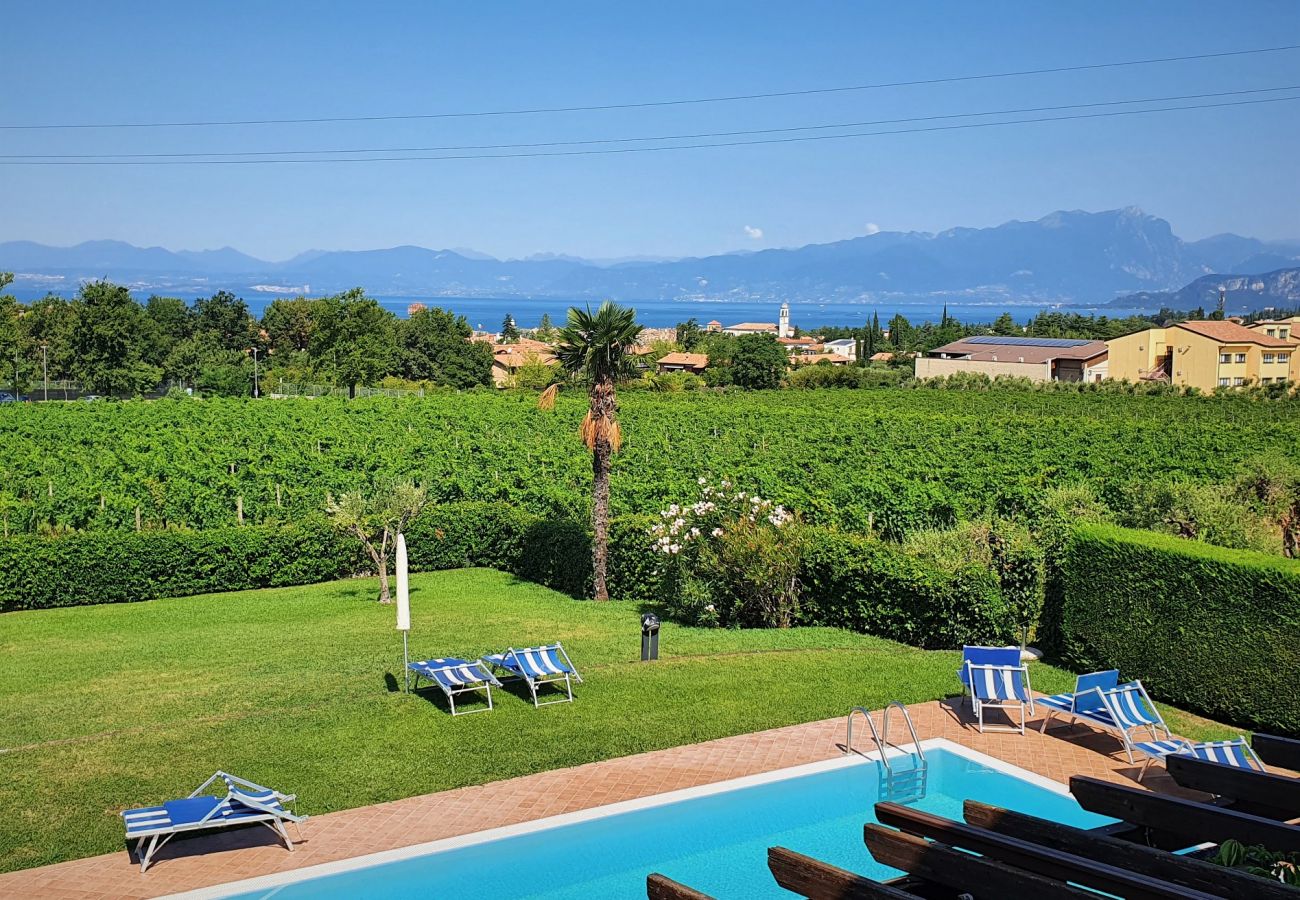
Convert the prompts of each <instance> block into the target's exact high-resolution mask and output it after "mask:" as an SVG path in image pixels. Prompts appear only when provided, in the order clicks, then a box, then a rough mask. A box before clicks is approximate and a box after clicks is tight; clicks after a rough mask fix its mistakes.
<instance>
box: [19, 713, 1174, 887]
mask: <svg viewBox="0 0 1300 900" xmlns="http://www.w3.org/2000/svg"><path fill="white" fill-rule="evenodd" d="M909 711H910V712H911V715H912V719H913V721H914V723H915V725H916V731H917V735H918V737H919V738H920V739H921V740H927V739H930V738H946V739H948V740H950V741H953V742H954V743H958V744H961V745H963V746H966V747H970V748H971V749H974V750H978V751H980V752H982V753H987V754H988V755H990V756H993V757H996V758H998V759H1001V760H1003V761H1005V762H1008V763H1012V764H1013V765H1016V766H1019V767H1021V768H1023V769H1027V770H1029V771H1031V772H1035V773H1037V774H1039V775H1042V776H1044V777H1046V778H1050V779H1051V780H1053V781H1057V782H1061V783H1065V782H1066V781H1068V779H1069V777H1070V776H1071V775H1092V776H1095V777H1098V778H1105V779H1108V780H1111V781H1117V782H1122V783H1127V784H1133V783H1134V782H1135V779H1136V778H1137V773H1138V771H1139V768H1140V765H1141V764H1140V763H1139V765H1137V766H1134V765H1130V764H1129V762H1128V760H1127V758H1126V757H1125V756H1124V754H1123V752H1122V751H1121V750H1120V745H1119V742H1118V741H1116V740H1115V739H1114V738H1112V737H1109V736H1107V735H1105V734H1102V733H1100V732H1096V731H1091V730H1090V729H1088V728H1086V727H1083V726H1077V727H1068V726H1066V725H1063V724H1055V725H1054V726H1053V727H1052V728H1049V729H1048V731H1047V733H1046V734H1040V733H1039V732H1038V731H1037V723H1038V721H1039V719H1035V720H1031V722H1032V723H1033V728H1032V730H1030V731H1028V732H1027V733H1026V734H1025V735H1024V736H1021V735H1019V734H1014V733H1012V734H1007V733H987V734H980V733H979V732H978V731H977V730H976V729H975V727H974V724H973V721H972V719H971V717H970V715H969V712H968V711H967V710H966V709H965V707H964V706H962V705H960V704H959V703H958V702H957V701H954V700H946V701H939V702H931V703H920V704H915V705H913V706H911V707H909ZM547 714H548V715H554V714H559V715H563V712H558V713H557V712H556V711H553V710H552V711H548V713H547ZM858 724H859V725H861V723H858ZM900 725H901V723H900ZM864 730H865V729H860V730H859V732H858V734H859V735H861V737H860V738H857V739H855V740H857V741H861V742H862V743H866V744H867V746H868V747H869V746H870V744H869V740H868V739H867V736H866V735H865V734H863V731H864ZM844 738H845V720H844V718H842V717H841V718H835V719H826V720H823V721H819V722H809V723H807V724H803V725H792V726H789V727H786V728H775V729H772V730H770V731H760V732H756V733H753V734H744V735H738V736H736V737H729V738H721V739H719V740H713V741H706V742H704V743H701V744H691V745H688V746H685V747H674V748H671V749H667V750H656V751H653V752H650V753H641V754H637V755H635V756H625V757H620V758H618V759H611V760H606V761H604V762H596V763H589V764H587V765H582V766H575V767H572V768H567V769H557V770H554V771H550V772H543V773H540V774H537V775H527V776H523V777H519V778H511V779H507V780H505V781H496V782H492V783H490V784H485V785H479V786H476V787H466V788H458V789H456V790H450V791H442V792H440V793H437V794H426V795H423V796H419V797H410V798H407V799H405V800H397V801H393V802H391V803H380V804H377V805H375V806H366V807H361V808H358V809H350V810H345V811H342V812H336V813H328V814H326V815H321V816H315V817H312V818H311V819H310V820H309V821H308V822H307V823H306V824H305V825H304V826H303V827H302V840H301V841H300V842H298V843H296V845H295V852H293V853H289V852H287V851H286V850H285V849H284V846H283V845H282V844H280V843H278V842H277V841H276V838H275V836H274V835H273V834H272V833H271V832H270V831H269V830H267V829H265V828H248V829H241V830H239V831H235V832H229V833H224V834H209V835H202V836H197V837H195V838H189V839H177V840H175V841H173V842H172V843H170V844H168V845H167V846H166V847H165V848H164V849H162V850H160V851H159V853H158V855H157V857H156V862H155V863H154V864H153V865H152V866H151V868H150V869H149V872H148V873H147V874H144V875H142V874H141V873H140V870H139V866H138V865H137V864H136V863H135V862H134V861H133V860H132V859H131V858H130V857H129V856H128V855H127V853H126V852H125V850H123V851H119V852H117V853H112V854H107V855H104V856H95V857H90V858H87V859H80V860H73V861H71V862H65V863H59V864H57V865H52V866H45V867H42V868H37V869H26V870H23V871H20V872H11V873H8V874H4V875H0V897H6V898H26V897H32V898H36V897H40V898H44V900H65V898H66V900H73V898H77V900H82V898H105V900H107V898H115V900H116V898H129V900H135V898H148V897H157V896H161V895H165V894H171V893H177V892H180V891H187V890H193V889H196V888H202V887H208V886H212V885H217V884H222V883H225V882H229V881H235V880H238V879H243V878H251V877H254V876H258V875H270V874H273V873H276V872H284V871H290V870H293V869H299V868H303V867H305V866H312V865H317V864H320V863H326V862H333V861H336V860H341V859H347V858H350V857H355V856H361V855H364V854H368V853H376V852H379V851H383V850H392V849H395V848H400V847H407V846H410V845H412V844H421V843H425V842H428V841H434V840H440V839H443V838H449V837H455V836H458V835H462V834H468V833H471V832H475V831H481V830H484V829H488V828H497V827H500V826H506V825H516V824H519V823H522V822H529V821H533V820H535V819H540V818H544V817H547V816H554V815H559V814H561V813H570V812H577V811H580V810H585V809H590V808H592V807H596V806H603V805H605V804H608V803H616V802H619V801H623V800H634V799H638V798H643V797H648V796H652V795H655V794H661V793H665V792H667V791H674V790H679V789H683V788H690V787H698V786H700V785H706V784H712V783H715V782H719V781H726V780H728V779H732V778H739V777H742V776H745V775H756V774H760V773H764V772H771V771H775V770H777V769H784V768H787V767H790V766H797V765H802V764H805V763H811V762H818V761H821V760H826V759H832V758H834V757H837V756H839V755H841V753H842V752H843V741H844ZM860 746H861V745H860ZM1143 783H1144V785H1145V786H1146V787H1148V788H1150V789H1152V790H1155V791H1161V792H1179V791H1180V789H1179V788H1178V787H1177V786H1176V785H1175V784H1174V783H1173V780H1172V779H1170V778H1169V776H1167V775H1166V774H1165V773H1164V769H1163V768H1162V767H1160V766H1158V765H1156V766H1152V768H1151V769H1150V771H1149V773H1148V775H1147V777H1146V779H1145V781H1144V782H1143ZM1184 793H1185V792H1184ZM290 830H291V833H292V828H291V829H290Z"/></svg>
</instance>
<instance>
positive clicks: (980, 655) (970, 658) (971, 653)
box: [957, 645, 1020, 687]
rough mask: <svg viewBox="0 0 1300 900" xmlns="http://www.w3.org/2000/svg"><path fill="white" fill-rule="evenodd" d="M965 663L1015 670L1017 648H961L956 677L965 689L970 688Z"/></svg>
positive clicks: (968, 671) (967, 646) (1018, 661)
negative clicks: (959, 663) (959, 666)
mask: <svg viewBox="0 0 1300 900" xmlns="http://www.w3.org/2000/svg"><path fill="white" fill-rule="evenodd" d="M967 663H970V664H972V665H976V666H1007V667H1009V668H1015V667H1016V666H1018V665H1020V648H1019V647H974V646H970V645H966V646H964V647H962V648H961V668H960V669H958V670H957V677H958V678H960V679H961V683H962V684H963V685H965V686H966V687H970V669H968V668H967Z"/></svg>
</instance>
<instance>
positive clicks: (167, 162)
mask: <svg viewBox="0 0 1300 900" xmlns="http://www.w3.org/2000/svg"><path fill="white" fill-rule="evenodd" d="M1291 100H1300V95H1296V96H1292V97H1266V98H1261V99H1255V100H1229V101H1224V102H1221V103H1200V104H1189V105H1187V106H1163V107H1160V106H1157V107H1151V108H1149V109H1124V110H1112V111H1109V112H1095V113H1076V114H1073V115H1067V116H1041V117H1036V118H1030V119H1009V120H1007V121H1004V122H965V123H961V124H956V125H932V126H928V127H924V128H897V129H893V130H890V131H862V132H851V133H849V134H817V135H803V136H799V137H784V138H763V139H760V140H753V141H719V142H715V143H703V144H676V145H672V146H664V147H617V148H612V149H603V150H559V151H540V152H524V153H476V154H460V155H443V156H366V157H335V158H332V159H162V160H153V159H148V160H103V159H99V160H50V161H47V160H0V166H250V165H252V166H256V165H322V164H329V163H367V162H420V161H436V160H466V159H530V158H537V157H546V156H604V155H609V154H615V153H619V154H627V153H662V152H666V151H671V150H703V149H712V148H719V147H753V146H758V145H763V144H794V143H802V142H806V141H834V140H844V139H847V138H864V137H881V136H885V135H895V134H919V133H924V132H932V131H958V130H964V129H974V128H1000V127H1005V126H1009V125H1029V124H1036V123H1041V122H1067V121H1075V120H1079V119H1105V118H1113V117H1116V116H1141V115H1148V114H1151V113H1163V112H1181V111H1185V110H1197V109H1218V108H1223V107H1230V106H1251V105H1258V104H1262V103H1284V102H1287V101H1291Z"/></svg>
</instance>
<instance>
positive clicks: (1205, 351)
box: [1106, 321, 1297, 392]
mask: <svg viewBox="0 0 1300 900" xmlns="http://www.w3.org/2000/svg"><path fill="white" fill-rule="evenodd" d="M1106 346H1107V347H1108V348H1109V350H1110V377H1111V378H1114V379H1117V380H1126V381H1133V382H1137V381H1163V382H1167V383H1169V384H1177V385H1182V386H1184V387H1194V388H1199V389H1200V390H1202V391H1206V392H1210V391H1215V390H1219V389H1221V388H1233V387H1244V386H1246V385H1248V384H1256V383H1258V384H1275V383H1279V382H1287V381H1294V380H1296V376H1297V368H1296V366H1297V361H1296V356H1295V349H1296V345H1295V344H1294V343H1293V342H1291V341H1289V340H1282V339H1281V338H1279V337H1276V336H1270V335H1269V334H1268V332H1267V330H1266V329H1259V328H1247V327H1246V326H1244V325H1239V324H1237V323H1236V322H1226V321H1223V322H1219V321H1195V322H1179V323H1178V324H1177V325H1171V326H1170V327H1168V328H1148V329H1146V330H1144V331H1136V332H1134V333H1133V334H1126V335H1124V336H1123V337H1119V338H1115V339H1114V340H1111V341H1107V342H1106Z"/></svg>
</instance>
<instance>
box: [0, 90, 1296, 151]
mask: <svg viewBox="0 0 1300 900" xmlns="http://www.w3.org/2000/svg"><path fill="white" fill-rule="evenodd" d="M1295 90H1300V84H1289V85H1283V86H1281V87H1269V88H1247V89H1242V90H1234V91H1217V92H1214V93H1205V94H1182V95H1179V96H1172V97H1141V98H1138V99H1134V100H1102V101H1097V102H1093V103H1068V104H1060V105H1057V106H1028V107H1021V108H1019V109H994V110H985V111H982V112H967V113H947V114H943V115H930V116H908V117H906V118H901V119H875V120H873V121H867V122H834V123H830V124H821V125H795V126H790V127H786V128H757V129H750V130H747V131H706V132H697V133H695V134H661V135H654V136H651V137H623V138H596V139H592V140H580V141H579V140H573V141H541V142H533V143H516V144H453V145H449V146H442V147H363V148H351V149H335V150H239V151H221V152H218V151H205V150H194V151H184V152H174V153H6V154H0V160H5V159H20V160H47V159H48V160H61V159H102V160H110V159H183V158H186V157H202V158H227V157H249V156H318V155H323V154H354V153H445V152H452V151H460V150H521V149H523V150H531V149H537V148H541V147H580V146H594V145H599V144H632V143H644V142H647V141H686V140H700V139H703V138H720V137H748V136H753V135H760V134H789V133H792V132H798V131H825V130H830V129H837V128H869V127H875V126H878V125H901V124H905V123H909V122H937V121H943V120H946V119H965V118H971V117H974V116H1009V115H1022V114H1025V113H1038V112H1062V111H1065V110H1071V109H1093V108H1097V107H1103V106H1128V105H1132V104H1137V103H1171V102H1174V101H1180V100H1203V99H1208V98H1217V97H1240V96H1244V95H1247V94H1268V93H1275V92H1277V91H1295Z"/></svg>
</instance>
